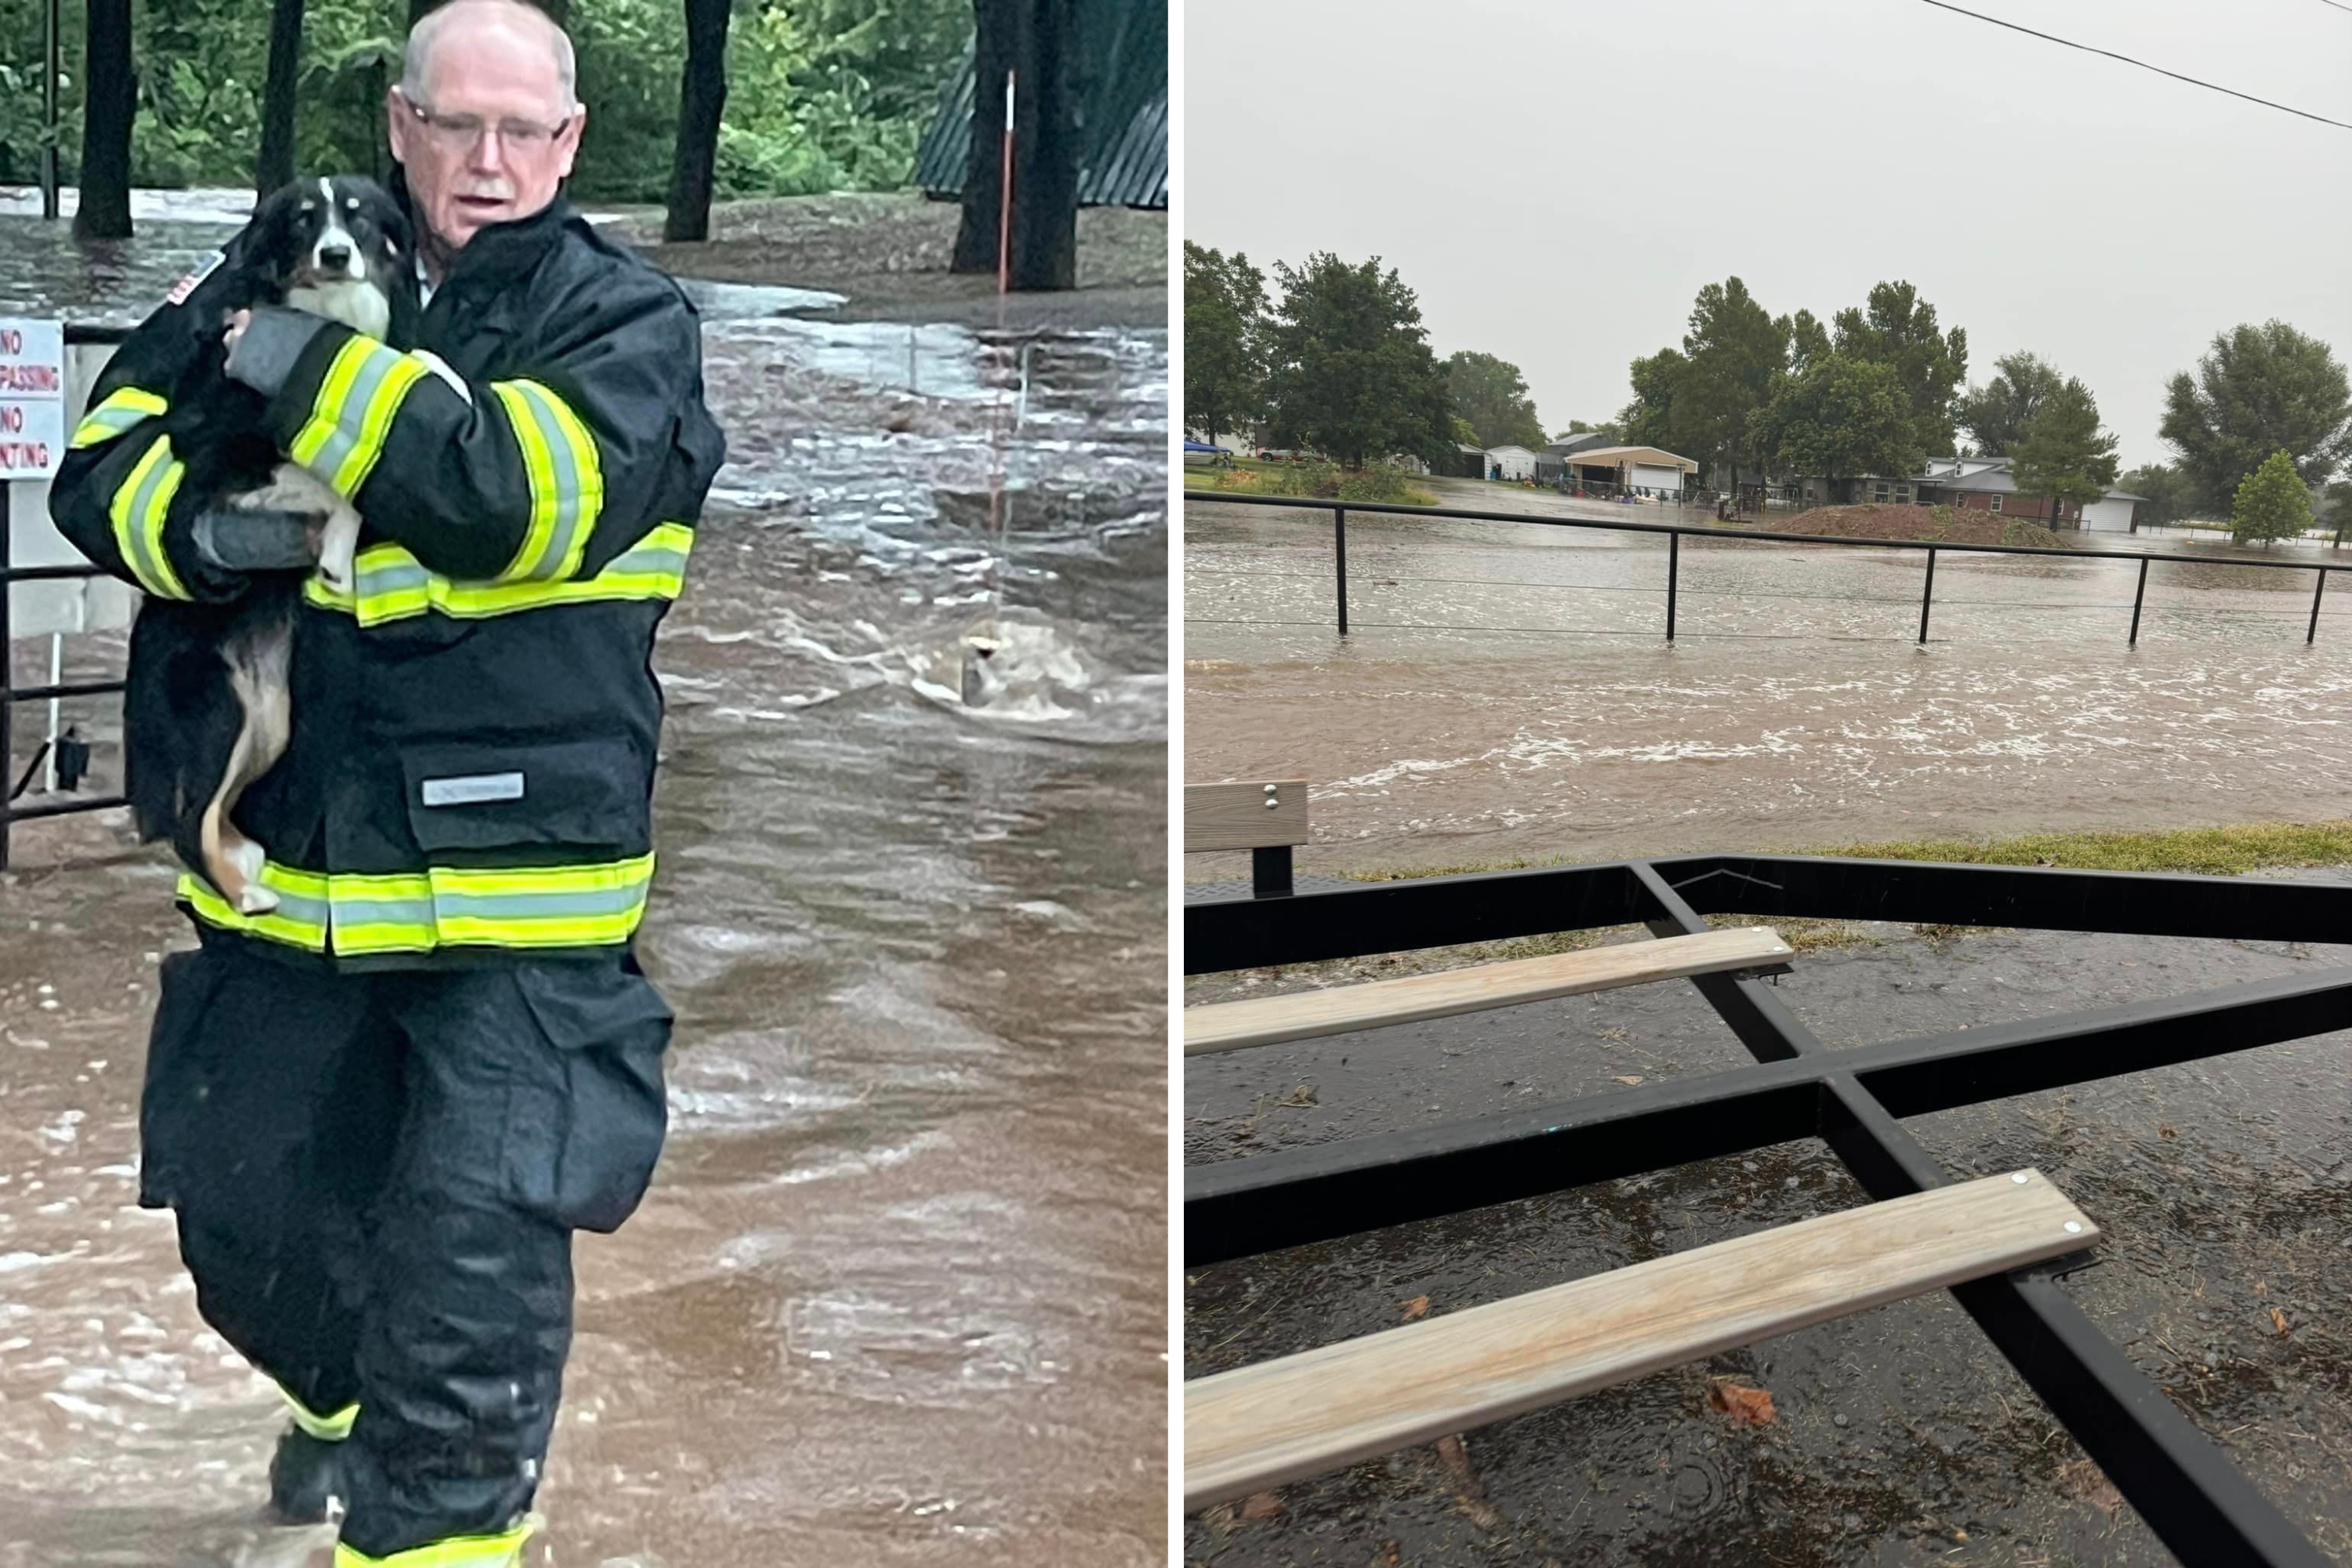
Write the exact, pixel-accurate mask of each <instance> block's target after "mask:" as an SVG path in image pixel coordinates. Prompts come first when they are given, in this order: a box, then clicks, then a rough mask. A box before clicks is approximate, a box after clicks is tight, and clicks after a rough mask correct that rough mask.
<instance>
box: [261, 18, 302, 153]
mask: <svg viewBox="0 0 2352 1568" xmlns="http://www.w3.org/2000/svg"><path fill="white" fill-rule="evenodd" d="M301 63H302V0H271V5H270V7H269V75H268V79H267V80H266V81H265V82H264V83H263V85H262V89H261V155H260V156H259V157H258V158H257V159H256V160H254V168H253V191H254V195H257V196H266V195H268V194H269V193H270V192H272V191H274V190H276V189H278V187H279V186H280V185H285V184H291V183H292V182H293V179H294V79H295V76H296V74H297V73H298V71H299V68H300V66H301Z"/></svg>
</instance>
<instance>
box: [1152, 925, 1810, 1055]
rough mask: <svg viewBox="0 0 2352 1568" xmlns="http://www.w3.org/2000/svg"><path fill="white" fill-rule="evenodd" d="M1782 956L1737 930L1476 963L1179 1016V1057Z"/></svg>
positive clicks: (1756, 932) (1768, 938)
mask: <svg viewBox="0 0 2352 1568" xmlns="http://www.w3.org/2000/svg"><path fill="white" fill-rule="evenodd" d="M1789 956H1790V950H1789V944H1788V943H1786V942H1782V941H1781V940H1780V933H1779V932H1777V931H1773V930H1772V929H1771V928H1770V927H1769V926H1740V927H1738V928H1736V929H1733V930H1729V931H1702V932H1700V933H1699V934H1698V935H1696V936H1670V937H1664V938H1661V939H1659V940H1657V941H1654V942H1619V943H1613V944H1612V945H1610V946H1608V947H1588V948H1583V949H1580V950H1579V951H1578V952H1558V953H1551V954H1549V955H1547V956H1545V957H1542V958H1517V959H1512V960H1510V961H1509V962H1508V963H1481V964H1478V965H1475V967H1472V968H1469V969H1448V970H1444V971H1442V972H1440V973H1435V974H1415V975H1410V976H1408V977H1406V978H1405V979H1402V980H1374V981H1371V982H1370V983H1368V984H1362V985H1334V986H1331V987H1329V988H1328V989H1326V990H1321V991H1299V992H1294V993H1292V994H1289V995H1286V996H1256V997H1252V998H1251V999H1250V1000H1248V1001H1245V1002H1213V1003H1208V1004H1205V1005H1202V1006H1198V1007H1187V1008H1185V1009H1184V1054H1185V1055H1186V1056H1188V1057H1197V1056H1201V1055H1203V1054H1205V1053H1207V1052H1210V1051H1237V1050H1240V1049H1242V1048H1243V1047H1247V1046H1270V1045H1273V1044H1275V1043H1276V1042H1277V1041H1280V1040H1304V1039H1310V1038H1312V1037H1316V1036H1318V1035H1339V1034H1344V1033H1346V1032H1347V1031H1348V1030H1349V1029H1377V1028H1381V1027H1382V1026H1386V1025H1390V1024H1411V1023H1417V1022H1419V1021H1420V1020H1422V1019H1424V1018H1443V1017H1446V1016H1451V1015H1453V1014H1455V1013H1475V1012H1477V1011H1478V1010H1479V1009H1481V1008H1485V1007H1509V1006H1515V1005H1517V1004H1519V1003H1521V1002H1540V1001H1543V1000H1545V999H1546V998H1548V997H1552V996H1578V995H1581V994H1584V993H1586V992H1588V991H1608V990H1612V989H1614V988H1615V987H1617V986H1620V985H1640V984H1646V983H1648V982H1650V981H1654V980H1680V979H1684V978H1686V977H1688V976H1690V975H1694V974H1714V973H1721V972H1723V971H1725V970H1732V969H1754V968H1759V967H1760V966H1762V965H1765V964H1769V963H1780V962H1781V961H1782V960H1784V959H1786V958H1788V957H1789Z"/></svg>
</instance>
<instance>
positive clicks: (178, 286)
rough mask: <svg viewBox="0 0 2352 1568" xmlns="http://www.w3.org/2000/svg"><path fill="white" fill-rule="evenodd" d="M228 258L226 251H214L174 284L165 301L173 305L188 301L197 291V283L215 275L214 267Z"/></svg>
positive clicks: (164, 297)
mask: <svg viewBox="0 0 2352 1568" xmlns="http://www.w3.org/2000/svg"><path fill="white" fill-rule="evenodd" d="M226 259H227V257H226V255H225V254H224V253H222V252H220V251H217V250H215V251H214V252H213V253H212V254H211V255H210V256H209V257H207V258H205V261H204V263H203V264H202V265H201V266H199V267H198V268H196V269H195V270H194V272H191V273H189V274H188V275H187V276H186V277H185V278H183V279H180V280H179V281H178V282H177V283H174V284H173V285H172V291H171V292H170V293H169V294H166V295H164V296H163V299H164V302H165V303H167V304H173V305H184V304H186V303H187V302H188V296H189V295H191V294H193V293H194V292H195V291H196V285H197V284H199V283H202V282H203V281H204V280H205V279H207V278H209V277H211V276H212V275H213V268H215V267H218V266H219V265H220V264H221V263H222V262H223V261H225V260H226Z"/></svg>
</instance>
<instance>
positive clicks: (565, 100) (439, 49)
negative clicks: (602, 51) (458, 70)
mask: <svg viewBox="0 0 2352 1568" xmlns="http://www.w3.org/2000/svg"><path fill="white" fill-rule="evenodd" d="M483 45H488V46H490V47H499V46H515V45H520V46H521V47H525V48H534V49H544V50H546V51H547V57H548V60H549V63H550V64H551V66H552V67H553V68H554V71H555V79H556V81H557V83H558V85H559V86H560V88H561V89H562V106H561V107H562V109H563V110H570V109H572V107H573V106H574V105H576V104H577V103H578V102H579V99H578V97H577V91H578V87H577V83H578V71H577V68H576V65H575V61H574V58H573V56H572V40H571V39H570V38H569V37H566V36H565V35H564V31H563V29H562V28H561V27H559V26H556V25H555V21H554V18H552V17H551V16H548V14H547V13H546V12H544V11H542V10H541V9H540V8H539V7H538V6H536V5H527V4H525V3H524V0H449V4H447V5H443V6H440V7H438V8H437V9H436V10H433V11H431V12H428V13H426V15H425V18H424V19H423V20H422V21H420V22H418V23H417V24H416V26H414V27H412V28H410V29H409V32H408V48H407V50H406V52H405V54H404V57H403V59H402V62H401V69H400V85H401V89H402V90H404V92H406V93H407V94H408V96H409V97H410V98H412V99H414V100H417V101H419V102H425V103H429V102H431V101H432V93H433V67H434V63H435V60H436V57H439V56H441V55H442V54H443V51H445V50H448V49H456V50H457V51H459V52H461V53H462V52H465V51H467V50H470V49H472V48H475V47H481V46H483Z"/></svg>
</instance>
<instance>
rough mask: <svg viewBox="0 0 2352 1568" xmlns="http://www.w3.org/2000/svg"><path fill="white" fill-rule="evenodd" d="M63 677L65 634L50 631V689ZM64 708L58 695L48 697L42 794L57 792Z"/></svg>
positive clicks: (61, 681)
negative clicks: (47, 727) (59, 730)
mask: <svg viewBox="0 0 2352 1568" xmlns="http://www.w3.org/2000/svg"><path fill="white" fill-rule="evenodd" d="M65 679H66V635H65V633H63V632H51V633H50V634H49V687H50V689H52V690H55V689H57V688H58V687H59V686H62V685H64V684H65ZM64 708H65V700H64V699H62V698H58V697H52V698H50V699H49V734H48V745H47V750H46V752H45V753H44V755H43V759H42V762H41V793H42V794H44V795H54V794H56V793H57V787H58V721H59V719H60V718H61V717H62V714H63V710H64Z"/></svg>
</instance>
